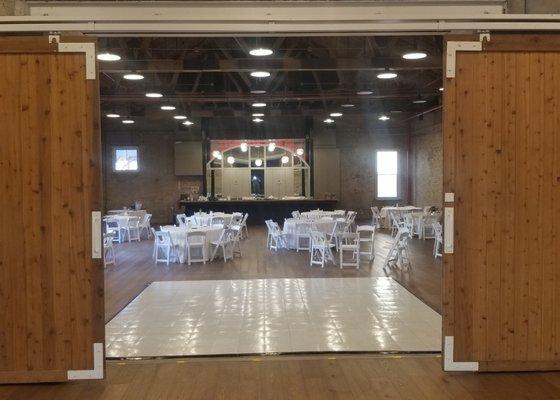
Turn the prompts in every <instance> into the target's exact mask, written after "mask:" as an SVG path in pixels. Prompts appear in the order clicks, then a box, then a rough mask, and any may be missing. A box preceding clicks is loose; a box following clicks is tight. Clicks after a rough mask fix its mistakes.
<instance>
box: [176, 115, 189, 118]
mask: <svg viewBox="0 0 560 400" xmlns="http://www.w3.org/2000/svg"><path fill="white" fill-rule="evenodd" d="M173 118H175V119H187V117H186V116H185V115H174V116H173Z"/></svg>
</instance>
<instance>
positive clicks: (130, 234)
mask: <svg viewBox="0 0 560 400" xmlns="http://www.w3.org/2000/svg"><path fill="white" fill-rule="evenodd" d="M121 229H122V230H123V231H124V233H125V236H126V238H127V240H128V242H129V243H130V242H133V241H134V242H139V241H140V218H138V217H129V218H128V221H127V223H126V226H123V227H122V228H121Z"/></svg>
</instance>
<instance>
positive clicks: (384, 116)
mask: <svg viewBox="0 0 560 400" xmlns="http://www.w3.org/2000/svg"><path fill="white" fill-rule="evenodd" d="M378 119H379V120H380V121H387V120H389V119H391V118H389V117H388V116H386V115H382V116H380V117H379V118H378Z"/></svg>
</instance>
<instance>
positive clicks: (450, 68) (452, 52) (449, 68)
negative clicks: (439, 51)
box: [445, 33, 490, 78]
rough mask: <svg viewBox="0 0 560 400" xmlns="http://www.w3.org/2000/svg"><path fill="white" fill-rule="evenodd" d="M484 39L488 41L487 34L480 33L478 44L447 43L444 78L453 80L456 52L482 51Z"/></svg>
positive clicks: (488, 35)
mask: <svg viewBox="0 0 560 400" xmlns="http://www.w3.org/2000/svg"><path fill="white" fill-rule="evenodd" d="M484 39H486V40H487V41H490V34H489V33H481V34H480V40H479V41H478V42H454V41H449V42H447V52H446V61H447V62H446V69H445V77H446V78H455V69H456V58H457V52H458V51H482V42H483V41H484Z"/></svg>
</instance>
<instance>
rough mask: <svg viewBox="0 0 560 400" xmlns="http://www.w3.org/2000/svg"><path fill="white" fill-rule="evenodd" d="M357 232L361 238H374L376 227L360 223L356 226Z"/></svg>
mask: <svg viewBox="0 0 560 400" xmlns="http://www.w3.org/2000/svg"><path fill="white" fill-rule="evenodd" d="M356 233H357V234H358V235H359V237H360V238H363V239H370V238H371V240H373V235H374V234H375V227H374V226H371V225H359V226H357V227H356Z"/></svg>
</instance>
